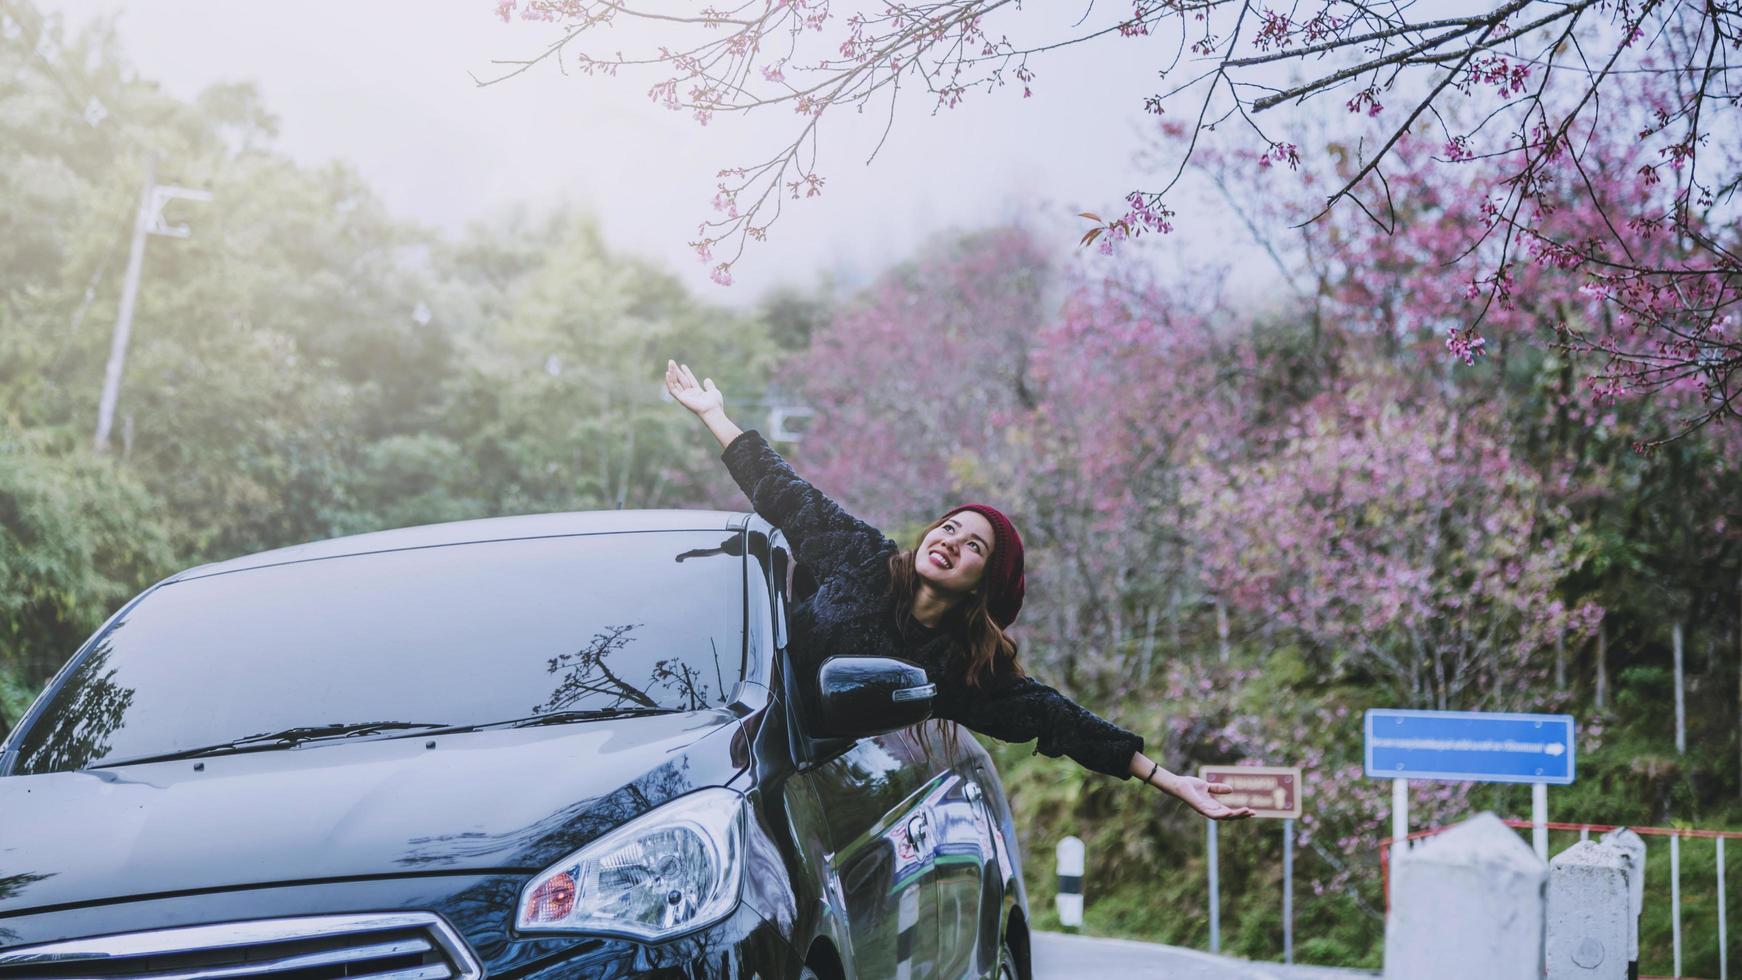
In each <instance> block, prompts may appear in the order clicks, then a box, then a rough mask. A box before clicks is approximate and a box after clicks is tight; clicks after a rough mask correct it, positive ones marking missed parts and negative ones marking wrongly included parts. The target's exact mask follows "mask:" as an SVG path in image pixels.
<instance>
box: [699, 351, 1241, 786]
mask: <svg viewBox="0 0 1742 980" xmlns="http://www.w3.org/2000/svg"><path fill="white" fill-rule="evenodd" d="M665 387H666V390H667V391H669V392H670V393H671V396H672V397H673V398H675V399H676V400H677V401H678V402H679V403H680V404H682V405H683V406H684V407H685V408H687V409H689V410H690V411H691V412H694V413H695V415H696V416H697V417H698V418H700V419H701V420H702V422H703V423H704V424H706V425H707V427H708V431H710V432H712V433H713V434H714V438H716V439H718V440H719V441H720V445H721V446H722V447H723V448H724V452H723V453H722V454H721V458H722V459H723V460H724V461H725V463H726V467H727V469H729V470H730V471H731V473H732V478H733V479H735V480H736V481H737V482H738V486H739V487H740V488H742V489H743V491H744V493H745V495H746V496H748V497H749V498H750V502H751V505H752V506H754V507H755V508H756V512H757V513H758V514H761V515H762V516H763V517H764V518H766V519H767V520H768V522H769V523H771V524H773V525H775V526H776V527H778V528H780V529H781V530H782V531H783V532H785V534H786V537H787V540H788V541H789V542H790V543H791V545H792V548H793V552H794V556H795V557H796V558H797V560H798V563H799V564H800V565H801V566H803V567H805V568H807V569H808V570H809V572H810V574H811V577H812V578H813V579H814V580H815V582H816V583H817V588H816V591H815V592H814V593H812V594H811V595H810V596H809V597H807V598H806V599H804V601H802V602H797V603H794V604H793V606H792V607H791V610H790V617H791V619H790V626H791V630H792V643H793V646H794V649H795V650H797V651H798V652H799V653H800V654H801V655H803V656H805V657H806V658H807V659H808V660H810V661H811V662H813V663H814V662H818V661H820V660H821V659H822V656H824V655H826V653H827V652H828V651H831V650H851V651H853V652H854V653H856V654H866V655H875V656H890V657H898V658H900V659H903V660H907V661H911V662H913V663H918V664H921V665H922V666H924V667H925V668H926V672H927V673H928V674H929V675H930V676H931V679H932V681H933V682H935V683H936V684H937V688H938V690H937V695H936V696H935V697H934V699H933V701H932V715H933V717H935V718H940V719H944V720H947V721H954V722H956V723H958V724H961V725H965V726H966V727H968V728H970V729H973V730H974V731H976V732H980V733H981V734H983V735H989V736H991V737H992V738H996V739H999V740H1001V741H1005V742H1026V741H1028V740H1030V739H1038V740H1039V741H1038V751H1040V752H1042V753H1044V754H1046V755H1049V756H1059V755H1068V756H1070V757H1071V758H1072V759H1074V760H1075V761H1076V762H1077V763H1079V764H1081V765H1083V766H1084V767H1086V768H1089V769H1093V770H1095V771H1096V772H1104V773H1107V774H1108V775H1111V776H1117V777H1119V778H1121V779H1125V778H1129V777H1132V776H1135V777H1137V778H1139V779H1141V780H1143V781H1144V782H1146V783H1148V784H1149V785H1151V786H1154V787H1155V788H1157V789H1159V790H1161V791H1162V792H1164V793H1169V794H1172V795H1173V796H1177V797H1179V798H1180V799H1181V800H1183V801H1184V802H1185V803H1186V804H1187V805H1188V806H1190V807H1191V808H1192V809H1194V810H1196V811H1198V812H1199V813H1201V814H1203V815H1204V816H1206V817H1211V818H1213V819H1216V820H1233V819H1239V818H1242V817H1250V816H1251V815H1252V810H1251V809H1250V808H1246V807H1242V808H1239V809H1235V808H1233V807H1229V806H1226V805H1224V804H1223V803H1221V802H1219V801H1218V800H1217V799H1216V795H1217V794H1220V793H1227V792H1230V791H1231V787H1228V786H1224V785H1221V784H1214V783H1207V782H1205V781H1204V780H1202V779H1199V778H1197V777H1195V776H1181V775H1176V774H1175V773H1171V772H1169V771H1167V770H1166V769H1163V768H1162V767H1161V764H1160V763H1158V762H1156V761H1154V760H1152V759H1150V758H1149V757H1148V756H1146V755H1144V754H1143V739H1142V738H1141V737H1140V736H1137V735H1134V734H1132V733H1130V732H1128V731H1125V730H1124V729H1122V728H1120V727H1118V726H1117V725H1114V724H1112V723H1110V722H1107V721H1105V720H1103V719H1101V718H1099V717H1097V716H1095V715H1094V714H1093V713H1091V712H1089V711H1088V710H1086V709H1084V708H1083V707H1082V706H1081V705H1078V704H1077V703H1076V702H1074V701H1072V700H1070V699H1069V698H1067V697H1065V696H1064V695H1062V694H1060V693H1059V692H1057V691H1055V690H1053V689H1052V688H1050V687H1047V686H1046V685H1044V684H1039V683H1036V682H1035V681H1034V680H1032V679H1030V678H1029V677H1027V676H1025V675H1024V674H1023V671H1022V668H1021V667H1020V666H1018V665H1017V663H1016V643H1015V641H1013V640H1011V639H1010V637H1009V636H1007V635H1006V634H1005V633H1004V630H1006V629H1008V628H1009V627H1010V625H1011V624H1012V623H1013V622H1015V621H1016V614H1017V612H1018V611H1019V610H1020V609H1021V608H1022V598H1023V591H1024V580H1023V575H1022V537H1021V536H1020V535H1019V534H1017V533H1016V528H1015V526H1013V525H1012V524H1011V523H1010V521H1009V519H1008V518H1006V517H1005V516H1004V515H1003V514H1002V513H1000V512H999V511H998V510H997V509H995V508H993V507H990V506H987V505H985V504H964V505H963V506H960V507H957V508H955V509H954V510H952V511H950V512H949V513H947V514H945V515H944V516H942V517H940V518H938V519H937V520H935V521H933V522H932V524H931V526H930V527H928V528H926V530H925V532H924V533H923V534H922V535H921V536H920V542H919V546H918V547H917V548H915V549H914V550H912V551H902V550H901V549H900V547H899V546H898V545H897V544H896V543H895V542H893V541H891V540H889V539H888V538H885V537H884V536H883V535H882V534H880V533H879V532H878V531H877V530H876V529H874V528H872V527H870V526H869V525H867V524H865V523H864V522H863V521H860V520H858V519H857V518H855V517H853V516H852V515H850V514H848V513H847V512H846V511H844V510H842V509H841V507H840V505H838V504H836V503H835V502H834V501H833V500H831V499H829V497H828V496H827V495H826V494H824V493H822V492H821V491H820V490H817V489H816V488H815V487H813V486H811V485H810V484H809V483H806V482H805V481H804V480H802V479H800V478H799V476H798V474H796V473H794V472H793V471H792V468H791V467H790V466H788V465H787V463H786V461H785V460H784V459H782V458H781V457H780V455H779V454H778V453H776V452H775V451H774V450H773V449H771V448H769V446H768V443H767V442H765V441H763V439H762V436H761V435H759V434H758V433H757V432H756V431H755V430H750V431H748V432H746V431H744V430H742V429H740V428H738V426H736V425H734V424H733V423H732V420H731V419H729V418H727V417H726V402H725V397H724V396H723V395H722V394H721V393H720V390H719V389H718V388H717V387H715V386H714V382H713V379H712V378H710V379H708V380H706V381H703V382H701V383H697V381H696V377H695V375H694V374H692V373H691V372H690V369H689V368H688V367H687V366H685V365H680V364H678V363H677V362H675V361H667V362H666V368H665Z"/></svg>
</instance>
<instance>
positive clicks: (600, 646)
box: [532, 555, 726, 715]
mask: <svg viewBox="0 0 1742 980" xmlns="http://www.w3.org/2000/svg"><path fill="white" fill-rule="evenodd" d="M679 560H680V561H681V560H682V556H681V555H680V556H679ZM641 625H642V624H639V623H633V624H626V625H623V626H610V627H607V628H606V629H605V630H603V631H602V632H599V633H595V634H593V639H592V642H590V643H588V644H587V645H586V646H585V647H582V648H581V649H579V650H577V651H575V652H574V653H565V654H563V655H562V656H560V657H554V658H552V659H551V661H550V672H551V673H553V674H554V673H556V672H557V671H559V670H561V671H563V672H564V673H563V676H562V680H561V681H559V682H558V684H557V687H556V690H555V691H553V692H551V696H550V699H549V700H547V701H545V702H544V703H543V704H536V705H533V707H532V710H533V712H534V713H535V714H541V715H543V714H553V713H556V712H559V711H567V710H569V709H570V708H571V707H573V706H574V705H575V704H577V703H580V702H582V701H585V702H586V703H587V706H588V707H589V708H590V709H593V710H605V711H609V710H611V709H613V708H621V707H625V706H635V707H641V708H676V709H678V710H680V711H699V710H701V709H702V708H705V707H707V706H708V705H710V704H715V703H719V702H716V701H715V700H714V699H713V697H712V696H711V694H710V688H709V686H708V683H707V682H706V681H705V680H703V679H702V678H703V677H704V676H705V675H703V673H702V669H701V668H699V667H697V666H696V665H694V664H692V663H690V662H688V661H685V660H684V659H683V658H681V657H667V658H665V659H663V660H656V661H654V663H653V671H652V674H651V675H650V676H649V678H648V682H649V683H648V686H645V687H636V686H635V685H633V684H631V683H629V682H628V681H627V680H625V679H624V678H623V677H622V676H621V674H619V673H618V671H616V670H613V669H612V668H611V664H610V663H608V661H609V660H610V659H611V655H612V654H614V653H617V652H618V651H620V650H622V649H623V648H625V647H627V646H628V645H629V644H630V643H631V642H632V641H633V640H634V639H635V637H634V636H633V635H632V634H633V633H634V631H635V630H637V629H639V628H640V627H641ZM708 644H709V646H710V647H711V648H712V649H713V664H714V683H715V685H716V686H715V687H714V688H713V689H712V690H714V691H721V690H722V689H723V688H724V687H725V683H726V681H725V676H724V673H723V671H722V669H721V665H720V651H719V648H718V647H717V646H715V645H714V641H713V639H712V638H709V640H708ZM627 662H628V663H629V664H630V665H631V666H639V664H637V663H636V661H635V660H634V659H632V658H629V659H628V660H627ZM655 688H657V689H661V690H664V691H665V692H667V694H668V695H669V696H667V697H664V698H655V697H654V696H652V695H650V694H649V693H648V692H649V691H650V690H653V689H655ZM601 699H603V700H601Z"/></svg>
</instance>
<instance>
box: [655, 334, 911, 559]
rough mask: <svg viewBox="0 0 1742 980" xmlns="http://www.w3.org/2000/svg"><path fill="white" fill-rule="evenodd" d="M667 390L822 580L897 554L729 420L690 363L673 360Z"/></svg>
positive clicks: (667, 372)
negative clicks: (710, 436) (692, 416)
mask: <svg viewBox="0 0 1742 980" xmlns="http://www.w3.org/2000/svg"><path fill="white" fill-rule="evenodd" d="M665 387H666V390H667V391H669V392H671V396H672V397H673V398H675V399H677V401H678V403H679V404H681V405H683V407H685V408H687V409H689V410H690V411H691V412H694V413H695V415H696V417H697V418H699V419H701V420H702V423H703V424H705V425H706V426H707V427H708V431H709V432H711V433H713V434H714V438H715V439H717V440H719V443H720V445H721V446H723V447H725V449H724V451H723V452H722V453H721V454H720V458H721V459H722V460H723V461H724V462H725V464H726V468H727V469H728V470H730V471H731V473H732V479H733V480H735V481H737V483H738V488H739V489H741V490H743V491H744V496H746V497H748V498H750V506H751V507H753V508H755V509H756V513H758V514H761V515H762V517H763V518H764V519H765V520H767V521H768V523H770V524H773V525H774V526H775V527H778V528H780V529H781V530H782V531H784V532H785V533H786V537H787V540H788V541H789V542H790V543H791V544H792V549H793V555H794V557H796V558H797V559H798V563H799V564H800V565H802V566H805V567H807V568H808V569H809V570H810V573H811V575H812V577H814V578H815V579H816V580H817V581H818V582H821V581H822V580H824V579H827V578H830V577H832V576H834V575H836V574H838V573H840V572H842V571H844V570H846V569H849V568H854V567H858V566H860V565H862V564H864V563H865V562H868V561H870V560H871V559H873V558H877V557H880V556H886V555H887V554H888V553H889V552H892V551H894V550H896V544H895V542H893V541H890V540H889V539H888V538H886V537H884V536H883V534H882V533H881V532H880V531H878V530H877V529H876V528H873V527H871V526H870V525H868V524H866V523H865V522H864V521H861V520H859V519H858V518H856V517H854V516H853V515H851V514H849V513H847V512H846V511H845V510H844V509H842V507H841V505H840V504H837V503H836V502H835V501H834V500H832V499H830V497H829V496H828V495H827V494H825V493H823V492H822V491H821V490H818V489H817V488H816V487H813V486H811V485H810V483H808V482H806V481H805V480H804V479H803V478H802V477H800V476H799V475H798V474H797V473H795V472H793V469H792V467H791V466H789V465H787V462H786V460H785V459H783V458H782V457H781V455H780V454H779V453H777V452H775V451H774V449H773V448H772V447H770V446H769V445H768V443H767V442H766V441H764V440H763V438H762V436H761V434H759V433H758V432H757V431H756V430H754V429H751V430H749V431H745V430H743V429H740V428H739V427H738V426H737V425H736V424H734V423H733V422H732V420H731V419H729V418H727V417H726V399H725V396H724V395H723V394H721V393H720V390H719V389H718V388H716V387H714V381H713V379H712V378H708V379H705V380H703V381H701V382H700V383H698V382H697V381H696V376H695V374H694V373H692V372H691V371H690V369H689V367H688V366H687V365H683V364H678V363H676V362H675V361H667V362H666V368H665Z"/></svg>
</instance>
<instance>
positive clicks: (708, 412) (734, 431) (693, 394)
mask: <svg viewBox="0 0 1742 980" xmlns="http://www.w3.org/2000/svg"><path fill="white" fill-rule="evenodd" d="M665 390H666V391H669V392H671V397H673V398H675V399H677V403H678V404H679V405H682V406H683V407H685V408H687V409H689V410H690V411H692V412H694V413H696V418H699V419H701V420H702V424H703V425H705V426H707V427H708V431H709V432H712V433H713V434H714V438H715V439H718V440H719V441H720V445H721V447H722V448H723V447H726V446H730V445H731V444H732V440H734V439H736V438H738V437H739V436H741V435H743V434H744V430H743V429H740V428H738V426H737V425H736V424H735V423H733V421H732V420H731V419H729V418H727V417H726V396H725V395H722V394H720V389H718V388H716V387H714V379H713V378H708V379H707V380H706V381H703V382H701V383H699V384H698V383H697V382H696V376H695V375H694V374H691V373H690V369H689V367H688V365H684V364H679V363H678V362H676V361H666V362H665Z"/></svg>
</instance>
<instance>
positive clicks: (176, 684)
mask: <svg viewBox="0 0 1742 980" xmlns="http://www.w3.org/2000/svg"><path fill="white" fill-rule="evenodd" d="M741 537H742V535H741V534H734V535H732V536H731V537H730V538H728V539H726V540H725V541H724V542H722V540H721V532H720V531H718V530H715V531H659V532H638V533H612V534H592V535H574V536H567V537H550V538H526V539H518V540H509V541H486V542H478V543H473V544H462V545H444V546H439V547H426V548H415V549H404V550H399V551H383V552H374V553H369V554H359V555H350V556H345V557H338V558H326V559H317V560H311V561H301V562H293V563H287V564H283V565H273V566H268V567H264V568H255V569H248V570H244V571H236V572H228V573H218V574H211V575H206V576H203V577H198V578H192V579H187V580H184V581H179V582H173V583H170V584H168V585H164V586H161V587H159V588H158V589H156V590H155V591H153V592H152V593H151V594H149V595H147V596H146V597H144V598H143V599H142V600H140V602H139V603H138V604H136V605H135V606H134V607H133V608H132V609H131V610H130V611H129V612H128V616H127V620H126V628H125V629H122V628H120V624H117V625H116V627H114V628H112V629H111V630H110V631H109V632H107V633H106V634H104V635H103V636H102V637H101V638H100V640H99V643H98V644H97V645H96V646H95V647H94V648H93V649H91V650H90V651H89V652H88V655H87V656H86V657H85V659H84V660H83V661H82V662H81V664H80V665H79V667H78V668H77V669H76V670H75V671H74V672H73V673H72V674H71V675H69V678H68V681H67V683H66V684H65V685H63V686H62V688H61V689H59V690H58V691H57V693H56V695H55V696H54V700H53V701H52V702H51V703H50V704H49V705H48V706H47V710H46V711H45V712H44V714H43V716H42V718H41V720H40V721H38V722H37V723H36V724H35V725H34V726H33V728H32V730H31V731H28V732H23V733H20V736H19V739H18V742H17V744H18V747H19V755H18V758H17V763H16V765H15V767H14V770H13V771H14V772H15V773H19V774H30V773H44V772H64V771H72V770H78V769H84V768H89V767H91V766H94V765H99V764H102V762H103V761H104V759H105V758H113V759H115V760H128V759H143V758H154V757H159V756H163V755H169V754H175V753H185V752H187V751H189V750H192V749H197V748H200V747H206V746H222V745H225V744H227V743H230V742H233V741H235V740H236V739H240V738H245V737H247V736H250V735H254V734H256V733H260V732H274V733H276V732H284V731H291V732H317V733H323V734H324V733H327V732H339V731H347V730H352V729H355V728H356V727H358V726H362V727H364V728H366V729H368V728H373V727H375V726H376V725H377V724H378V722H377V720H378V719H383V718H387V719H404V720H406V721H408V722H423V721H427V722H429V723H430V724H435V723H438V722H439V723H443V724H445V725H448V726H451V727H456V728H459V727H469V726H476V725H487V724H494V723H499V722H502V721H505V720H511V719H519V718H523V717H525V716H526V715H527V714H528V706H531V709H530V710H531V712H532V713H533V714H535V715H548V714H556V713H561V712H580V713H586V712H594V711H611V710H654V709H657V710H670V711H693V710H699V709H703V708H708V707H713V706H718V705H722V704H724V703H725V702H726V701H727V700H728V699H730V697H731V696H732V693H733V691H734V690H735V687H736V685H737V683H738V681H739V678H740V673H741V671H742V669H743V663H744V650H745V644H746V642H748V641H747V640H746V633H745V623H744V608H745V600H744V581H745V575H744V570H743V563H744V561H745V560H746V559H745V558H744V557H742V556H743V545H742V543H741V540H740V539H741ZM703 556H708V557H709V558H710V559H711V560H700V561H698V560H691V559H695V558H701V557H703ZM734 556H736V557H734ZM581 638H586V639H584V640H582V639H581ZM391 734H393V733H390V732H369V733H365V734H364V737H370V738H372V737H387V736H389V735H391ZM297 741H306V740H304V739H298V740H297ZM322 741H334V742H336V741H339V740H338V739H324V738H323V739H322Z"/></svg>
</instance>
